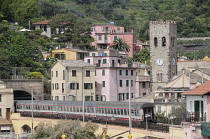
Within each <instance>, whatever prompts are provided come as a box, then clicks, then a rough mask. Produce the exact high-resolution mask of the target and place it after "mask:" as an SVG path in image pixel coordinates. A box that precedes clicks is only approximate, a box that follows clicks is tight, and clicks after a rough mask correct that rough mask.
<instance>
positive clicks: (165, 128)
mask: <svg viewBox="0 0 210 139" xmlns="http://www.w3.org/2000/svg"><path fill="white" fill-rule="evenodd" d="M21 116H26V117H31V113H30V112H29V113H21ZM34 117H37V118H49V119H71V120H80V121H82V120H83V119H82V116H78V115H68V116H64V115H63V116H61V115H59V116H55V115H54V116H50V115H40V114H37V115H36V113H34ZM84 120H85V122H88V121H92V122H93V123H99V124H104V125H105V124H109V125H119V126H125V127H128V126H129V121H128V120H119V119H116V120H109V119H107V121H106V118H105V119H97V117H96V118H95V117H85V119H84ZM132 127H133V128H140V129H146V122H144V121H132ZM148 130H153V131H158V132H165V133H168V132H169V125H166V124H162V123H151V122H148Z"/></svg>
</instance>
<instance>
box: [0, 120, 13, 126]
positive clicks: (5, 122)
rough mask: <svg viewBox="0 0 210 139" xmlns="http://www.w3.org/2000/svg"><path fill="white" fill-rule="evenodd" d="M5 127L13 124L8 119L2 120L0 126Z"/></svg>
mask: <svg viewBox="0 0 210 139" xmlns="http://www.w3.org/2000/svg"><path fill="white" fill-rule="evenodd" d="M3 125H12V123H11V122H10V121H8V120H7V119H0V126H3Z"/></svg>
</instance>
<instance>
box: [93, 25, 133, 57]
mask: <svg viewBox="0 0 210 139" xmlns="http://www.w3.org/2000/svg"><path fill="white" fill-rule="evenodd" d="M91 28H92V31H91V36H92V37H93V38H94V39H95V41H94V42H92V44H91V45H93V46H95V48H96V49H97V50H100V49H109V47H110V46H111V45H113V42H114V41H115V40H117V39H118V38H122V39H123V40H125V42H126V43H127V45H129V46H130V51H129V52H128V56H129V57H133V54H135V53H136V52H135V41H136V35H135V33H134V32H133V30H131V31H125V28H124V27H121V26H116V25H114V24H101V25H94V26H92V27H91Z"/></svg>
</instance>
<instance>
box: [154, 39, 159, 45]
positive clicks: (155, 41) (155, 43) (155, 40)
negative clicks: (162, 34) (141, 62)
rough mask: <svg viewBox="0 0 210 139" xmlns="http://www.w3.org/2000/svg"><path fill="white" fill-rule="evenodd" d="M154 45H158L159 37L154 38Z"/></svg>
mask: <svg viewBox="0 0 210 139" xmlns="http://www.w3.org/2000/svg"><path fill="white" fill-rule="evenodd" d="M154 46H158V40H157V37H155V38H154Z"/></svg>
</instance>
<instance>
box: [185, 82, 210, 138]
mask: <svg viewBox="0 0 210 139" xmlns="http://www.w3.org/2000/svg"><path fill="white" fill-rule="evenodd" d="M182 95H185V96H186V105H187V107H186V109H187V111H188V112H189V114H188V115H187V118H186V120H185V122H183V129H184V132H185V134H186V136H187V138H195V137H196V138H198V137H199V138H200V137H201V138H203V139H208V136H210V130H208V128H209V127H210V123H206V121H210V81H208V82H206V83H204V84H201V85H200V86H198V87H196V88H194V89H193V90H190V91H186V92H184V93H182ZM204 123H205V124H204Z"/></svg>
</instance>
